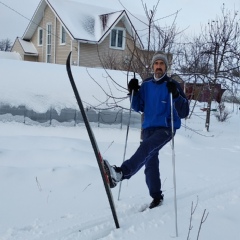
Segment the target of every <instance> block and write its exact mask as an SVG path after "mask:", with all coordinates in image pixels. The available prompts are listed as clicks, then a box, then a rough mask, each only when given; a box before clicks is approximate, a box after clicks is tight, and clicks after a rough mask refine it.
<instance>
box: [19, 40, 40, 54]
mask: <svg viewBox="0 0 240 240" xmlns="http://www.w3.org/2000/svg"><path fill="white" fill-rule="evenodd" d="M18 40H19V42H20V44H21V46H22V48H23V51H24V53H25V54H30V55H36V56H37V55H38V51H37V49H36V48H35V46H34V45H33V43H32V42H27V41H24V40H22V39H21V38H18Z"/></svg>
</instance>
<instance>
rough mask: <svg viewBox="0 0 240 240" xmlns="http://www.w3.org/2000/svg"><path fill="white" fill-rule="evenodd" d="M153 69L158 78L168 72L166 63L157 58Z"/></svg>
mask: <svg viewBox="0 0 240 240" xmlns="http://www.w3.org/2000/svg"><path fill="white" fill-rule="evenodd" d="M153 71H154V74H155V77H156V78H160V77H162V75H163V74H164V73H165V72H166V64H165V63H164V61H162V60H157V61H155V62H154V64H153Z"/></svg>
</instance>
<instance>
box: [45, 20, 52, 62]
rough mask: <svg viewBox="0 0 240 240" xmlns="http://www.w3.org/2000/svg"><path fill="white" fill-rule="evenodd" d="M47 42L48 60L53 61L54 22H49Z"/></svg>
mask: <svg viewBox="0 0 240 240" xmlns="http://www.w3.org/2000/svg"><path fill="white" fill-rule="evenodd" d="M46 40H47V44H46V52H47V54H46V61H47V63H51V52H52V24H50V23H48V24H47V39H46Z"/></svg>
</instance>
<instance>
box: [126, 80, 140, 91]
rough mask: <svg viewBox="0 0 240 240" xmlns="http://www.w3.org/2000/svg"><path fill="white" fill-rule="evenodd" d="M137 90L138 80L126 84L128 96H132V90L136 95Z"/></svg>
mask: <svg viewBox="0 0 240 240" xmlns="http://www.w3.org/2000/svg"><path fill="white" fill-rule="evenodd" d="M139 88H140V86H139V85H138V79H136V78H133V79H131V80H130V82H129V83H128V91H129V93H130V94H132V91H133V90H134V93H136V92H137V91H138V89H139Z"/></svg>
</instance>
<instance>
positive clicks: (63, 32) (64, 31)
mask: <svg viewBox="0 0 240 240" xmlns="http://www.w3.org/2000/svg"><path fill="white" fill-rule="evenodd" d="M60 34H61V35H60V36H61V39H60V44H61V45H65V44H66V30H65V28H64V27H63V26H61V28H60Z"/></svg>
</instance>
